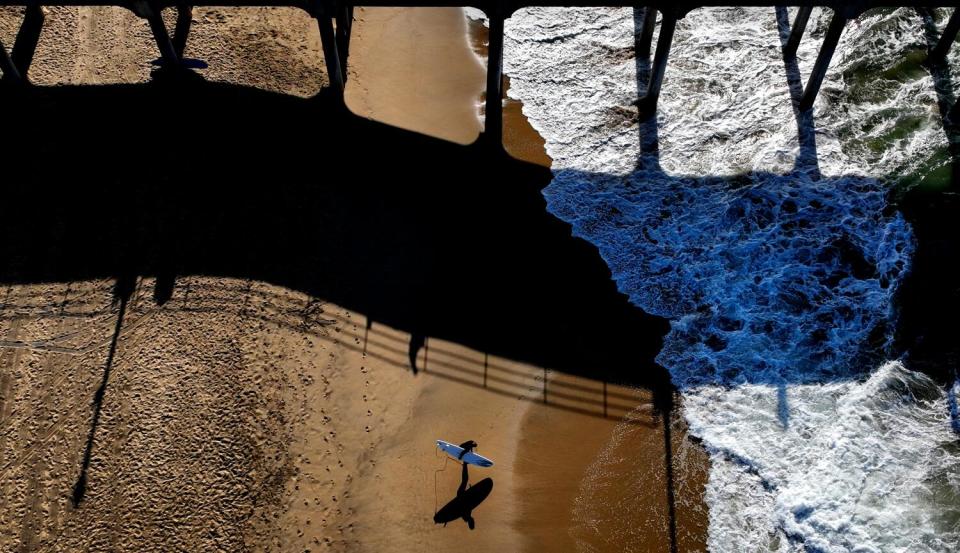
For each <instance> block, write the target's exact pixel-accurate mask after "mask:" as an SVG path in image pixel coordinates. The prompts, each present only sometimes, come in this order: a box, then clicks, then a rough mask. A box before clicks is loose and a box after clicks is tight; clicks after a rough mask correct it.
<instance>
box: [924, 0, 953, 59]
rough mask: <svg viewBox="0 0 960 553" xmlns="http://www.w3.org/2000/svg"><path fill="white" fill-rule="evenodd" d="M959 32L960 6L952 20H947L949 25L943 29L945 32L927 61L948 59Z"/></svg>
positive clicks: (951, 17)
mask: <svg viewBox="0 0 960 553" xmlns="http://www.w3.org/2000/svg"><path fill="white" fill-rule="evenodd" d="M957 32H960V8H954V10H953V14H952V15H951V16H950V21H947V26H946V27H945V28H944V29H943V34H941V35H940V40H938V41H937V45H936V46H934V47H933V50H930V53H929V54H928V55H927V63H940V62H942V61H944V60H945V59H947V54H949V53H950V47H951V46H953V41H954V40H956V39H957Z"/></svg>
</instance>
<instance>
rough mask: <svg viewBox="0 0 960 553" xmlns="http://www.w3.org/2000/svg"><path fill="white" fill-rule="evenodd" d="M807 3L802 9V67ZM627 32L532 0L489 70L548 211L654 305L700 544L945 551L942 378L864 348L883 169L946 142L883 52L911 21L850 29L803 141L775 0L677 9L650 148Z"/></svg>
mask: <svg viewBox="0 0 960 553" xmlns="http://www.w3.org/2000/svg"><path fill="white" fill-rule="evenodd" d="M781 21H782V18H781ZM828 21H829V12H821V11H819V10H815V11H814V16H813V17H812V18H811V22H810V25H809V27H808V34H807V37H806V40H804V42H803V43H802V45H801V49H800V51H799V52H798V59H799V62H798V66H799V72H800V74H801V75H804V76H806V75H808V74H809V71H810V69H811V67H812V64H813V60H814V59H815V58H816V54H817V48H818V47H819V40H818V39H819V38H820V37H822V35H823V32H824V29H825V27H826V23H827V22H828ZM634 31H635V21H634V11H633V10H632V9H596V8H589V9H587V8H583V9H577V8H565V9H546V8H529V9H526V10H522V11H520V12H518V13H517V14H515V16H514V17H513V18H511V19H510V20H508V22H507V42H506V57H505V62H504V67H505V71H506V72H507V74H508V75H509V76H510V79H511V87H510V92H509V93H510V95H511V96H512V97H514V98H517V99H519V100H522V101H523V104H524V113H525V114H526V116H527V117H528V119H529V120H530V122H531V124H532V125H533V126H534V128H536V129H537V130H538V131H539V132H540V133H541V134H542V135H543V136H544V138H545V140H546V147H547V152H548V154H549V155H550V156H551V157H552V158H553V159H554V166H553V169H554V181H553V182H552V183H551V185H550V186H549V187H548V188H547V189H546V190H545V192H544V194H545V196H546V198H547V201H548V207H549V209H550V211H551V212H552V213H554V214H555V215H557V216H558V217H560V218H561V219H563V220H565V221H567V222H569V223H570V224H571V225H572V226H573V231H574V233H575V234H577V235H578V236H581V237H583V238H585V239H587V240H589V241H590V242H592V243H593V244H595V245H596V246H597V248H598V249H599V251H600V254H601V255H602V256H603V258H604V259H605V260H606V261H607V263H608V265H609V266H610V268H611V271H612V273H613V276H614V278H615V279H616V281H617V284H618V286H619V288H620V290H621V291H623V292H624V293H626V294H627V295H628V296H629V297H630V299H631V301H632V302H634V303H635V304H636V305H638V306H640V307H642V308H643V309H645V310H647V311H649V312H651V313H655V314H658V315H662V316H664V317H667V318H669V319H670V320H671V331H670V333H669V335H668V336H667V338H666V341H665V346H664V348H663V351H662V352H661V354H660V356H659V358H658V360H659V362H660V363H662V364H663V365H664V366H665V367H666V368H667V369H668V370H669V371H670V372H671V375H672V377H673V379H674V382H675V383H676V384H677V385H678V386H679V387H680V388H681V390H682V391H683V394H684V405H685V415H686V418H687V421H688V422H689V424H690V427H691V431H692V433H693V434H694V435H697V436H699V437H700V438H702V439H703V441H704V444H705V445H706V446H707V448H708V450H709V451H710V453H711V459H712V468H711V475H710V479H709V483H708V486H707V491H706V498H707V501H708V504H709V505H710V528H709V544H710V548H711V550H713V551H731V552H733V551H766V550H769V551H794V550H803V549H807V550H810V551H830V552H833V551H861V552H869V551H950V550H956V549H957V548H958V547H960V527H958V524H960V512H958V510H957V507H956V505H957V499H958V498H960V481H958V474H960V448H958V446H957V434H956V432H954V431H953V430H952V429H951V421H953V424H954V426H956V424H957V423H956V420H957V416H956V414H955V412H956V407H955V405H956V399H955V398H956V394H957V390H956V388H954V389H953V390H951V391H949V392H948V391H946V390H941V389H940V388H938V387H937V386H936V385H935V384H934V383H932V382H931V381H929V379H927V378H925V377H923V376H920V375H917V374H914V373H912V372H910V371H909V370H907V369H906V368H904V367H903V366H902V365H900V364H899V363H882V359H883V357H882V356H883V355H884V354H885V353H887V349H888V345H887V342H888V340H889V336H890V330H891V328H890V327H891V323H892V318H893V316H894V313H893V312H892V310H891V305H892V298H893V295H894V293H895V291H896V288H897V285H898V283H899V282H900V280H901V279H902V277H903V275H904V274H905V272H906V271H907V270H908V268H909V262H910V256H911V254H912V251H913V242H912V240H913V239H912V234H911V231H910V228H909V226H908V225H907V223H906V222H905V221H904V220H903V219H902V217H900V216H899V215H897V214H895V213H889V212H888V210H886V209H885V208H886V203H885V197H886V195H887V193H888V192H889V187H890V182H889V181H888V180H887V179H886V177H888V176H891V175H904V174H910V173H919V174H923V173H924V172H929V171H932V170H933V169H934V168H935V163H932V162H931V160H933V159H936V158H937V154H938V153H942V150H943V148H944V147H945V144H946V141H945V138H944V136H943V131H942V128H941V126H940V123H939V113H938V110H937V96H936V93H935V89H934V86H933V83H932V80H931V79H930V78H929V76H927V75H926V73H924V72H922V71H916V70H911V69H910V65H909V64H906V65H904V64H903V63H902V62H903V60H904V59H907V57H908V56H910V55H913V56H915V55H916V53H917V52H918V51H920V49H921V48H922V47H924V46H925V42H924V39H925V35H924V32H923V26H922V23H921V21H920V19H919V18H918V17H917V16H916V14H914V13H913V12H912V11H910V10H886V11H882V12H872V13H870V14H867V15H865V16H863V17H862V18H861V19H860V20H859V21H858V22H856V23H855V24H851V25H850V26H848V28H847V29H846V30H845V32H844V35H843V38H842V40H841V43H840V45H839V47H838V50H837V54H836V56H835V58H834V62H833V64H832V66H831V70H830V71H829V73H828V75H827V79H826V81H825V82H824V86H823V90H822V92H821V95H820V97H819V99H818V102H817V105H816V112H815V113H816V121H815V137H814V138H813V139H809V140H800V139H798V135H801V134H802V133H798V123H797V119H796V117H795V114H794V111H793V109H792V104H791V96H790V93H791V91H790V86H789V83H791V82H793V84H794V93H796V90H797V86H796V85H797V82H798V81H797V79H796V73H795V68H788V67H785V64H784V62H783V61H782V57H781V49H780V40H781V35H780V29H778V23H777V16H776V14H775V12H774V10H772V9H770V8H766V9H753V8H750V9H743V8H727V9H701V10H696V11H694V12H692V13H691V14H689V15H688V16H687V17H686V18H685V19H683V20H681V22H680V24H679V25H678V28H677V34H676V38H675V42H674V46H673V50H672V53H671V58H670V65H669V66H668V68H667V79H666V81H665V82H664V86H663V91H662V96H661V100H660V106H659V111H658V124H657V125H656V127H657V128H656V129H653V128H652V127H651V126H650V125H647V126H645V128H644V129H643V131H642V134H643V137H644V141H645V142H646V143H649V142H650V140H651V136H652V135H653V134H654V131H656V133H657V134H658V135H659V156H653V155H651V154H650V152H645V153H641V145H640V144H641V129H640V126H639V125H638V123H637V120H636V109H635V108H634V107H633V102H634V101H635V100H636V98H637V96H638V92H637V86H638V85H637V72H638V64H637V62H636V59H635V56H634ZM952 59H953V58H952ZM914 65H915V64H914ZM641 67H642V66H641ZM904 67H906V69H904ZM791 79H792V80H791ZM803 80H804V81H805V77H804V79H803ZM801 127H802V128H809V127H808V126H806V127H805V126H804V125H801ZM805 136H810V137H813V136H814V135H813V134H808V135H805ZM814 142H815V146H814ZM814 160H815V161H814ZM876 367H879V368H876ZM951 407H952V408H953V410H954V414H953V416H952V417H951Z"/></svg>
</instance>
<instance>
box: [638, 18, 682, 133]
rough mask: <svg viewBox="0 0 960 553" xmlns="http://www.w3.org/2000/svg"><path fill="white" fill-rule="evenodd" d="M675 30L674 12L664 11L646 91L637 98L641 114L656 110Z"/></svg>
mask: <svg viewBox="0 0 960 553" xmlns="http://www.w3.org/2000/svg"><path fill="white" fill-rule="evenodd" d="M644 26H646V21H644ZM676 30H677V16H676V14H673V13H670V12H664V13H663V20H662V21H661V23H660V36H659V37H658V38H657V51H656V53H655V54H654V57H653V67H651V69H650V82H649V83H648V84H647V93H646V95H644V97H643V98H640V99H639V100H637V106H638V107H639V108H640V114H641V116H648V115H652V114H653V113H655V112H656V111H657V101H658V100H659V99H660V86H661V85H662V84H663V75H664V73H666V71H667V59H668V58H669V57H670V46H671V45H672V44H673V33H674V31H676Z"/></svg>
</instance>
